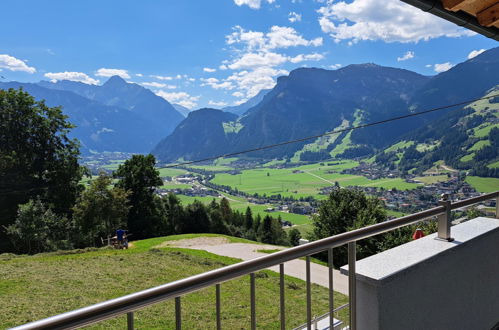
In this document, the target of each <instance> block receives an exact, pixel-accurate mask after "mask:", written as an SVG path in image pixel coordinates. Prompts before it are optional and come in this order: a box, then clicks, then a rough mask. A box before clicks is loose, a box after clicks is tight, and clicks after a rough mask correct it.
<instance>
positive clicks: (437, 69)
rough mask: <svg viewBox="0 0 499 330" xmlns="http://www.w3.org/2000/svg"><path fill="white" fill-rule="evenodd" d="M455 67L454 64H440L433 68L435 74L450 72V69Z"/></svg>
mask: <svg viewBox="0 0 499 330" xmlns="http://www.w3.org/2000/svg"><path fill="white" fill-rule="evenodd" d="M453 66H454V64H451V63H450V62H445V63H440V64H438V63H437V64H435V65H434V66H433V70H435V72H438V73H440V72H445V71H447V70H449V69H450V68H452V67H453Z"/></svg>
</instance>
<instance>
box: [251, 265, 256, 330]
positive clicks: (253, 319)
mask: <svg viewBox="0 0 499 330" xmlns="http://www.w3.org/2000/svg"><path fill="white" fill-rule="evenodd" d="M255 302H256V292H255V273H251V274H250V305H251V329H252V330H255V329H256V303H255Z"/></svg>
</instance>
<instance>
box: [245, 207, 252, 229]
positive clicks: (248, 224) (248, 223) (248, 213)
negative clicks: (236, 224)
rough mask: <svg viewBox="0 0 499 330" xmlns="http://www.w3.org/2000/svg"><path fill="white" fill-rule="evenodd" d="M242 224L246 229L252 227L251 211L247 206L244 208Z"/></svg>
mask: <svg viewBox="0 0 499 330" xmlns="http://www.w3.org/2000/svg"><path fill="white" fill-rule="evenodd" d="M244 218H245V221H244V225H245V227H246V230H250V229H252V228H253V213H252V212H251V208H250V207H249V206H248V207H247V208H246V213H245V214H244Z"/></svg>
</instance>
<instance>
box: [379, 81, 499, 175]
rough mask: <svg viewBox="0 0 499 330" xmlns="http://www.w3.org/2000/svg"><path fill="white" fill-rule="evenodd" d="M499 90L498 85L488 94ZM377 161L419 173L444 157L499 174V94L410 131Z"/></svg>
mask: <svg viewBox="0 0 499 330" xmlns="http://www.w3.org/2000/svg"><path fill="white" fill-rule="evenodd" d="M498 94H499V86H497V87H495V88H493V89H491V90H489V91H488V93H487V94H485V96H493V95H498ZM376 161H377V162H379V163H383V164H389V163H392V164H398V166H399V167H400V168H401V169H402V170H403V171H413V172H414V171H415V172H418V173H421V172H423V171H425V170H427V169H429V168H430V167H432V166H433V165H434V164H435V162H438V161H444V162H445V164H447V165H449V166H451V167H453V168H455V169H462V170H470V174H471V175H478V176H491V177H499V97H494V98H489V99H486V100H480V101H477V102H473V103H472V104H470V105H468V106H466V107H465V108H464V109H462V110H457V111H453V112H451V113H449V114H448V115H447V116H446V118H443V119H439V120H436V121H435V122H433V123H430V124H428V125H427V126H425V127H423V128H420V129H418V130H415V131H414V132H412V133H410V134H407V135H406V136H404V137H403V138H402V139H401V141H399V142H398V143H396V144H394V145H392V146H391V147H389V148H387V149H386V150H384V151H383V152H381V153H380V154H378V156H377V157H376Z"/></svg>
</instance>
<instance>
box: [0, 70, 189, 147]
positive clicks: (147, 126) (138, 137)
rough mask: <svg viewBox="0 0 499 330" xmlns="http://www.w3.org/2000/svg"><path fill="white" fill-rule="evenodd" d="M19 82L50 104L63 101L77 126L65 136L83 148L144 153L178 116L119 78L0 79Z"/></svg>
mask: <svg viewBox="0 0 499 330" xmlns="http://www.w3.org/2000/svg"><path fill="white" fill-rule="evenodd" d="M20 87H22V88H24V90H25V91H27V92H28V93H30V94H31V95H33V97H35V99H37V100H42V99H43V100H46V103H47V104H48V105H49V106H62V109H63V112H64V114H66V115H67V116H68V117H69V121H70V122H71V123H72V124H74V125H76V128H74V129H73V130H72V131H71V133H70V136H72V137H75V138H77V139H78V140H79V141H80V144H81V151H82V153H89V152H91V151H96V152H102V151H121V152H135V153H145V152H149V151H150V150H151V149H152V148H153V147H154V146H155V145H156V144H157V143H158V142H159V141H160V140H161V138H163V137H165V136H166V135H168V134H169V133H170V132H172V131H173V128H174V127H175V126H176V124H178V123H179V122H180V121H181V120H182V116H181V115H180V114H179V113H178V112H177V111H176V110H175V109H173V107H172V106H171V105H170V104H169V103H168V102H167V101H166V100H163V99H162V98H160V97H158V96H156V95H154V94H153V93H152V92H150V91H148V90H146V89H145V88H143V87H140V86H138V85H135V84H128V83H126V82H125V81H124V80H122V79H121V78H119V77H112V78H111V79H110V80H109V81H108V82H106V83H105V84H104V85H103V86H95V85H87V84H83V83H78V82H73V81H60V82H57V83H50V82H46V81H45V82H40V83H38V84H32V83H19V82H8V83H0V88H1V89H8V88H16V89H17V88H20Z"/></svg>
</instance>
